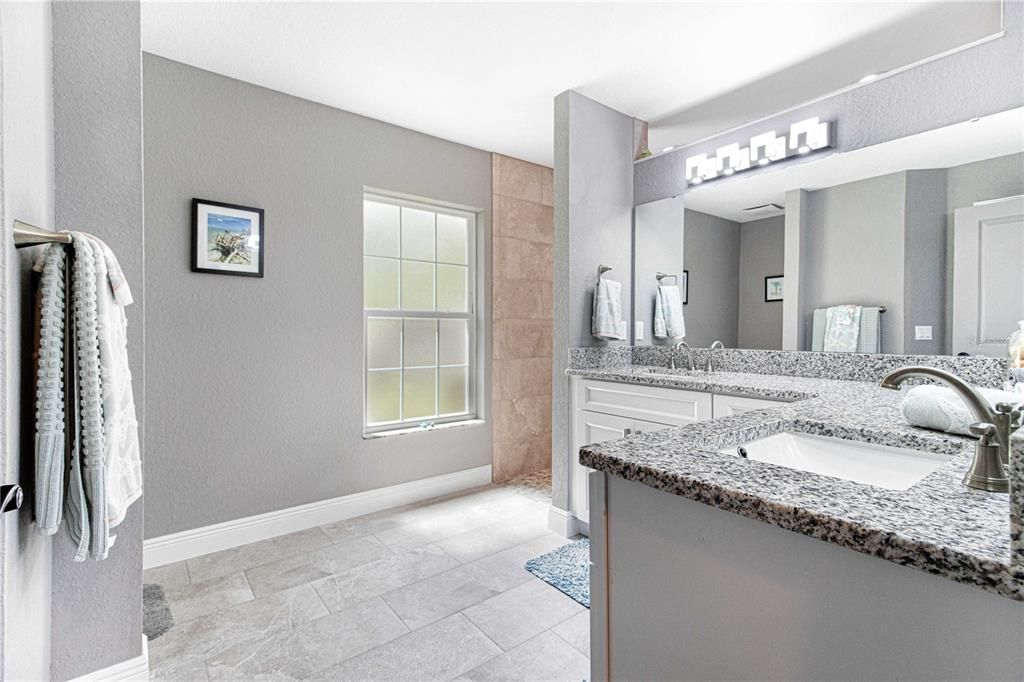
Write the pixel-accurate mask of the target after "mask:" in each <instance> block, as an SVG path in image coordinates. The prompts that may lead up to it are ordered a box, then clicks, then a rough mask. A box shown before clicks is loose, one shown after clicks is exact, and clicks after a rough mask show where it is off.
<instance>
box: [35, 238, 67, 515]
mask: <svg viewBox="0 0 1024 682" xmlns="http://www.w3.org/2000/svg"><path fill="white" fill-rule="evenodd" d="M64 267H65V256H64V248H63V247H61V246H60V245H58V244H53V245H51V246H50V247H49V248H48V249H47V250H46V254H45V255H44V257H43V259H42V262H41V264H40V266H39V269H41V270H42V277H41V279H40V283H39V299H38V308H37V310H38V316H39V320H38V325H39V328H38V342H39V347H38V352H37V362H36V438H35V449H36V452H35V460H36V471H35V476H36V509H35V511H36V525H37V526H38V528H39V532H40V533H42V534H43V535H53V534H54V533H56V532H57V529H58V528H59V527H60V523H61V517H62V513H61V512H62V510H61V504H62V502H63V493H64V388H65V387H64V295H65V291H64Z"/></svg>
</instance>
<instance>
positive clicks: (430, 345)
mask: <svg viewBox="0 0 1024 682" xmlns="http://www.w3.org/2000/svg"><path fill="white" fill-rule="evenodd" d="M404 344H405V360H404V362H403V363H402V364H403V366H405V367H434V366H435V365H436V364H437V320H416V319H412V320H409V319H407V320H406V321H405V337H404Z"/></svg>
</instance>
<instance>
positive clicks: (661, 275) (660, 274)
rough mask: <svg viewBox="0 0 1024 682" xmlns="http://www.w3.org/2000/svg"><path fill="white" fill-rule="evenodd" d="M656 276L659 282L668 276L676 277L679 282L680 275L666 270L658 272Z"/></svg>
mask: <svg viewBox="0 0 1024 682" xmlns="http://www.w3.org/2000/svg"><path fill="white" fill-rule="evenodd" d="M654 277H655V279H657V280H658V281H659V282H661V280H663V279H665V278H666V277H671V278H672V279H674V280H675V281H676V282H678V281H679V275H673V274H670V273H665V272H658V273H655V275H654Z"/></svg>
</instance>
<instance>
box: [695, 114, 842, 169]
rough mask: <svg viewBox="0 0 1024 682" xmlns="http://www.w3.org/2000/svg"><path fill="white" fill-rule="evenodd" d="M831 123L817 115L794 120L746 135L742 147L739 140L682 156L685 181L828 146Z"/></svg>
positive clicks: (830, 135) (830, 138) (807, 152)
mask: <svg viewBox="0 0 1024 682" xmlns="http://www.w3.org/2000/svg"><path fill="white" fill-rule="evenodd" d="M832 129H833V127H832V124H831V122H829V121H821V120H819V119H818V118H817V117H815V118H808V119H806V120H803V121H797V122H796V123H794V124H792V125H791V126H789V131H788V133H783V134H781V135H780V134H778V133H776V131H774V130H770V131H768V132H765V133H761V134H760V135H754V136H753V137H751V138H750V141H749V144H748V145H747V146H745V147H742V146H740V143H738V142H734V143H732V144H728V145H725V146H723V147H719V148H718V149H716V150H715V152H714V153H713V154H711V155H709V154H707V153H704V154H695V155H693V156H690V157H688V158H687V159H686V164H685V172H686V182H687V183H688V184H689V185H699V184H700V183H702V182H705V181H707V180H714V179H715V178H718V177H722V176H730V175H735V174H736V173H739V172H741V171H745V170H749V169H751V168H757V167H760V166H767V165H768V164H770V163H773V162H775V161H782V160H784V159H787V158H789V157H792V156H796V155H801V156H802V155H806V154H810V153H811V152H814V151H818V150H820V149H827V148H828V147H831V146H832Z"/></svg>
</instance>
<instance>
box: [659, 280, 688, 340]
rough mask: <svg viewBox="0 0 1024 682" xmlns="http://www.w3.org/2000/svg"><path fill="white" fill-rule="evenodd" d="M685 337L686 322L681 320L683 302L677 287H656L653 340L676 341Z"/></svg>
mask: <svg viewBox="0 0 1024 682" xmlns="http://www.w3.org/2000/svg"><path fill="white" fill-rule="evenodd" d="M684 336H686V321H685V320H684V319H683V301H682V299H681V298H680V296H679V287H677V286H674V285H664V286H661V285H659V286H658V293H657V294H655V297H654V338H656V339H678V338H682V337H684Z"/></svg>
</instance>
